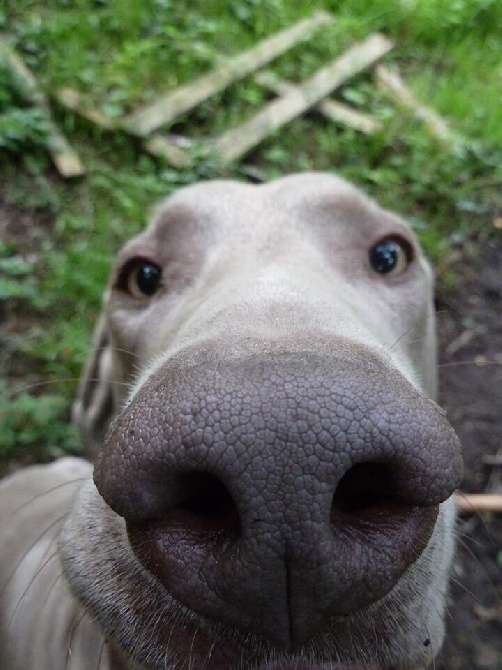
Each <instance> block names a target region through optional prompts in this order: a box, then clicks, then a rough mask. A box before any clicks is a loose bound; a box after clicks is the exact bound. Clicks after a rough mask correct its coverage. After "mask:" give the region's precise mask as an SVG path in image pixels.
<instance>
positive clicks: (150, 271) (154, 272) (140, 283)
mask: <svg viewBox="0 0 502 670" xmlns="http://www.w3.org/2000/svg"><path fill="white" fill-rule="evenodd" d="M161 285H162V270H161V269H160V268H159V266H158V265H155V263H149V262H148V261H143V262H141V263H138V264H137V265H134V266H133V267H132V268H131V269H130V270H129V273H128V275H127V280H126V282H125V287H126V288H127V290H128V291H129V293H130V294H131V295H132V296H134V297H135V298H142V297H144V296H148V297H150V296H152V295H155V293H157V291H158V290H159V288H160V286H161Z"/></svg>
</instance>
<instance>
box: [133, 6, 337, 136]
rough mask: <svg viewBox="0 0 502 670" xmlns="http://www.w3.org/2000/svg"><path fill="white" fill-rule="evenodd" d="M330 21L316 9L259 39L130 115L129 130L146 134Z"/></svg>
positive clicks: (252, 70) (331, 19)
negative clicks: (250, 46)
mask: <svg viewBox="0 0 502 670" xmlns="http://www.w3.org/2000/svg"><path fill="white" fill-rule="evenodd" d="M332 21H333V17H332V16H331V15H330V14H328V13H327V12H315V13H314V14H313V15H312V16H311V17H309V18H307V19H303V20H302V21H299V22H298V23H296V24H294V25H293V26H291V28H287V29H286V30H283V31H281V32H279V33H276V34H275V35H273V36H272V37H269V38H267V39H265V40H263V41H262V42H259V43H258V44H257V45H256V46H255V47H253V48H252V49H249V50H248V51H243V52H242V53H240V54H238V55H237V56H234V57H233V58H228V59H227V60H226V61H225V62H224V63H222V64H221V65H219V66H218V67H216V68H215V69H214V70H212V71H211V72H209V73H208V74H207V75H204V76H203V77H200V78H199V79H197V80H196V81H193V82H191V83H189V84H186V85H185V86H180V87H179V88H177V89H176V90H174V91H172V92H170V93H167V94H166V95H163V96H162V97H161V98H159V99H158V100H156V101H155V102H153V103H152V104H151V105H147V106H145V107H143V108H141V109H139V110H138V111H136V112H134V113H132V114H130V115H129V116H128V117H127V119H126V123H127V125H128V127H129V130H130V132H132V133H135V134H137V135H140V136H145V135H149V134H150V133H152V132H153V131H154V130H157V129H158V128H160V127H161V126H164V125H166V124H168V123H170V122H171V121H172V120H173V119H174V118H176V117H177V116H179V115H180V114H183V113H184V112H187V111H188V110H190V109H193V108H194V107H195V106H196V105H198V104H199V103H200V102H202V101H203V100H207V98H209V97H210V96H211V95H214V94H215V93H218V92H219V91H222V90H223V89H224V88H226V87H227V86H228V85H229V84H231V83H233V82H235V81H238V80H239V79H242V78H243V77H245V76H246V75H248V74H249V73H251V72H254V71H255V70H258V69H259V68H260V67H263V66H264V65H266V64H267V63H269V62H270V61H271V60H273V59H274V58H277V56H279V55H280V54H282V53H284V52H285V51H287V50H288V49H290V48H291V47H293V46H294V45H295V44H297V43H298V42H300V41H302V40H305V39H306V38H307V37H309V35H311V34H312V32H313V31H314V30H316V29H317V28H319V27H320V26H322V25H326V24H328V23H331V22H332Z"/></svg>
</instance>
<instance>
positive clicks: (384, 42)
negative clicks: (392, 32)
mask: <svg viewBox="0 0 502 670" xmlns="http://www.w3.org/2000/svg"><path fill="white" fill-rule="evenodd" d="M392 47H393V44H392V42H391V41H390V40H388V39H387V38H385V37H384V36H383V35H379V34H373V35H371V36H370V37H369V38H367V39H366V40H365V41H364V42H361V43H360V44H357V45H356V46H353V47H352V48H351V49H349V50H348V51H346V52H345V53H344V54H342V56H340V57H339V58H337V59H336V60H334V61H332V62H331V63H329V64H328V65H327V66H326V67H324V68H322V69H321V70H319V71H318V72H317V73H316V74H315V75H314V76H313V77H311V78H310V79H308V80H307V81H305V82H304V83H302V84H299V85H298V86H295V87H294V89H293V90H291V91H288V92H286V93H285V94H284V95H282V96H281V97H280V98H278V99H277V100H274V101H272V102H271V103H269V104H268V105H266V106H265V107H264V108H263V109H262V110H261V111H260V112H258V113H257V114H255V116H253V117H252V118H251V119H250V120H249V121H247V122H245V123H243V124H241V125H239V126H237V127H236V128H233V129H232V130H229V131H228V132H226V133H223V134H222V135H220V137H218V138H216V139H215V140H213V141H212V142H210V143H208V144H209V145H210V146H211V149H212V151H213V152H214V153H215V155H216V156H218V158H219V159H220V160H221V161H222V162H229V161H232V160H236V159H238V158H240V157H241V156H243V155H244V154H245V153H247V152H248V151H250V150H251V149H252V148H254V147H255V146H256V145H257V144H259V143H260V142H261V141H262V140H264V139H265V138H266V137H267V136H268V135H270V134H271V133H272V132H273V131H275V130H277V129H279V128H281V127H282V126H283V125H285V124H286V123H288V122H289V121H291V120H292V119H294V118H296V117H297V116H299V115H300V114H302V113H303V112H305V111H306V110H307V109H310V108H311V107H314V106H315V105H316V104H317V103H318V102H320V101H321V100H322V99H323V98H325V97H326V96H327V95H329V94H330V93H332V92H333V91H334V90H335V89H336V88H338V87H339V86H341V85H342V84H344V83H345V82H346V81H348V80H349V79H351V78H352V77H354V76H355V75H356V74H359V73H360V72H361V71H362V70H364V69H365V68H367V67H369V66H370V65H373V64H374V63H375V62H376V61H377V60H379V59H380V58H381V57H382V56H384V55H385V54H386V53H388V52H389V51H390V50H391V49H392Z"/></svg>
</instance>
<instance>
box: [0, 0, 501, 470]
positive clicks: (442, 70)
mask: <svg viewBox="0 0 502 670" xmlns="http://www.w3.org/2000/svg"><path fill="white" fill-rule="evenodd" d="M315 9H324V10H326V9H327V10H330V11H332V12H333V13H334V14H335V15H336V22H335V23H334V25H333V26H331V27H330V28H329V29H323V30H320V31H319V32H318V33H316V36H315V39H312V40H311V41H310V42H309V43H308V44H303V45H300V46H298V47H297V48H295V49H294V50H293V51H291V52H290V53H288V54H287V55H285V56H283V57H281V58H279V59H278V60H277V62H276V63H275V64H274V69H275V71H276V72H277V73H278V74H280V75H281V76H283V77H287V78H289V79H291V80H293V81H295V80H299V79H302V78H304V77H306V76H309V75H310V74H312V73H313V72H315V71H316V70H317V69H318V68H319V67H321V66H322V65H323V64H324V63H326V62H327V61H328V60H329V59H332V58H334V57H336V56H337V55H338V54H339V53H340V52H341V51H342V50H343V49H344V48H345V47H347V46H348V45H350V44H351V43H352V42H353V41H354V40H355V39H361V38H363V37H365V36H366V35H367V34H368V33H369V32H371V31H372V30H381V31H383V32H385V33H386V34H387V35H389V36H391V37H392V38H393V39H394V40H395V41H396V44H397V47H396V49H395V51H394V52H393V53H392V54H391V55H390V56H389V57H388V59H387V60H388V61H391V62H392V61H395V62H396V63H398V64H399V66H400V68H401V71H402V72H403V73H404V76H405V78H406V80H407V81H408V82H409V84H410V85H411V87H412V88H413V90H414V91H415V93H416V95H417V97H418V98H419V99H421V100H423V101H424V102H426V103H427V104H430V105H431V106H432V107H434V108H435V109H436V110H437V111H438V112H439V113H441V114H442V115H444V116H445V117H446V118H447V119H449V121H450V123H451V125H452V127H453V128H454V129H455V130H456V131H458V132H459V133H460V134H461V135H462V136H463V137H464V138H465V139H466V149H465V151H464V152H461V153H452V152H448V151H445V149H444V148H441V147H440V146H438V145H437V143H436V142H435V141H434V140H433V139H432V138H431V137H430V136H429V135H428V133H427V131H426V130H425V128H424V126H423V125H422V124H421V123H420V122H418V121H417V120H416V119H414V118H413V116H412V115H411V114H410V113H407V112H405V111H403V110H400V109H397V108H396V107H395V106H394V105H393V104H392V103H391V102H390V101H389V100H388V99H387V98H386V97H385V95H383V94H382V93H381V92H380V91H378V90H377V88H376V87H375V86H374V84H373V81H372V78H371V77H370V76H368V75H364V76H361V77H358V78H357V79H355V80H354V81H353V82H351V84H350V86H347V87H345V88H344V89H343V90H342V91H341V92H340V93H339V97H340V98H341V99H345V101H346V102H348V103H350V104H353V105H354V106H356V107H359V108H361V109H362V110H366V111H371V112H372V113H373V114H375V115H376V116H378V117H379V118H380V119H382V120H383V121H384V123H385V132H382V133H378V134H375V135H373V136H371V137H365V136H362V135H361V134H359V133H356V132H355V131H352V130H350V129H346V128H342V127H337V126H334V124H332V123H328V122H326V121H325V120H324V119H323V118H321V117H320V116H318V115H316V114H311V115H307V116H304V117H302V118H300V119H297V120H296V121H294V122H292V123H291V124H289V125H288V126H287V127H286V128H284V129H283V130H281V132H279V133H277V134H275V135H274V136H273V137H271V138H270V139H268V140H267V141H266V142H264V143H263V145H261V146H260V147H259V148H258V149H257V150H256V151H255V152H253V154H252V155H251V156H249V157H247V159H246V161H245V162H246V163H247V164H248V165H249V164H251V165H253V166H254V167H255V168H258V169H260V170H261V171H262V173H263V174H265V175H266V176H267V177H275V176H279V175H281V174H284V173H287V172H292V171H298V170H305V169H322V170H335V171H337V172H339V173H341V174H342V175H344V176H346V177H347V178H349V179H352V180H354V181H355V182H357V183H358V184H360V185H361V186H363V187H364V188H365V189H366V190H368V191H369V192H370V193H372V194H373V195H375V196H376V197H377V198H378V199H379V200H380V201H381V202H383V203H384V204H385V205H386V206H388V207H389V208H392V209H395V210H397V211H399V212H401V213H402V214H403V215H405V216H406V217H408V218H409V219H411V220H412V221H413V222H414V224H415V227H416V229H417V231H418V233H419V235H420V237H421V239H422V241H423V243H424V244H425V246H426V249H427V251H428V252H429V254H430V255H431V256H432V258H433V259H434V260H438V259H439V258H440V257H441V256H442V255H443V254H444V253H445V252H446V251H447V250H448V249H449V247H450V246H451V244H452V243H453V242H456V243H458V242H459V241H462V240H464V239H469V238H471V237H473V236H474V237H476V236H478V237H479V236H480V235H485V234H486V232H485V231H486V221H487V213H488V212H490V211H492V210H494V209H495V208H496V207H500V206H501V196H500V184H501V182H502V169H501V165H502V149H501V147H502V112H501V111H500V94H499V91H500V82H501V78H502V43H501V40H500V34H501V31H502V4H501V3H500V2H498V0H445V1H444V2H442V3H438V2H436V1H435V0H401V1H398V0H393V1H392V0H374V1H373V2H371V3H368V2H366V0H364V1H363V0H351V1H349V0H340V1H338V2H336V1H334V0H332V1H331V2H320V1H315V0H311V1H309V2H307V1H299V2H296V3H286V2H285V1H281V0H236V1H235V2H232V3H221V2H216V0H205V1H202V0H198V1H194V2H191V3H181V2H175V1H174V0H94V1H93V0H75V1H73V2H68V1H67V0H58V1H55V2H52V3H46V2H42V1H41V0H6V1H5V2H4V3H3V5H2V8H1V9H0V30H2V31H3V33H4V37H5V39H7V41H8V42H10V43H11V44H12V45H13V46H14V47H15V48H16V49H17V50H18V51H19V53H20V54H22V56H23V58H24V60H25V62H26V63H27V64H28V65H29V67H30V68H31V69H32V70H33V71H34V72H35V74H36V76H37V79H38V81H39V82H40V84H41V85H42V87H43V88H44V90H46V91H48V92H51V91H55V90H56V89H57V88H58V87H60V86H63V85H65V86H72V87H74V88H76V89H78V90H80V91H82V92H84V93H86V94H87V96H88V97H89V99H90V100H91V101H92V104H93V105H94V106H95V107H97V108H98V109H101V110H102V111H103V112H106V113H107V114H109V115H112V116H113V115H117V116H119V115H121V114H124V113H127V112H128V111H130V110H133V109H135V108H137V106H138V105H140V104H142V103H145V102H148V101H150V100H152V99H153V98H155V97H156V96H157V95H158V94H159V93H160V92H162V91H164V90H167V89H172V88H174V87H176V86H177V85H179V84H182V83H184V82H188V81H190V80H192V79H193V78H194V77H196V76H198V75H200V74H201V73H203V72H206V71H208V70H210V69H211V68H212V67H213V66H214V65H215V64H216V63H217V62H219V61H220V60H221V59H224V58H225V56H229V55H233V54H235V53H237V52H239V51H241V50H243V49H245V48H247V47H250V46H252V45H253V44H255V43H256V42H257V41H258V40H259V39H261V38H263V37H265V36H267V35H270V34H272V33H273V32H276V31H277V30H280V29H282V28H285V27H287V26H289V25H290V24H291V23H293V22H294V21H296V20H298V19H300V18H302V17H304V16H307V15H309V14H310V13H311V12H312V11H314V10H315ZM265 99H266V95H265V94H264V93H263V91H261V90H260V89H259V88H257V87H256V86H255V85H254V84H253V82H252V81H251V79H250V78H248V79H245V80H243V81H242V82H239V83H238V84H236V85H234V86H232V87H230V89H229V90H227V91H225V92H224V93H222V94H220V95H217V96H215V97H214V98H213V99H211V100H209V101H208V102H207V103H206V104H204V105H203V106H201V107H200V108H199V109H198V110H196V111H195V112H194V113H192V114H187V115H185V116H184V117H182V118H180V119H177V120H176V123H175V124H174V126H173V130H176V131H180V132H184V133H186V134H187V135H189V136H191V137H196V136H204V135H207V134H217V133H219V132H222V131H223V130H225V129H227V128H228V127H230V126H233V125H235V124H237V123H239V122H242V121H243V120H245V119H246V118H247V117H249V115H251V114H252V113H253V111H254V110H255V109H256V108H258V107H259V106H260V105H261V104H262V103H263V101H264V100H265ZM53 111H54V114H55V118H56V120H57V123H58V125H59V126H60V127H61V128H62V129H63V130H64V132H65V133H66V134H67V135H68V137H70V139H71V142H72V144H73V145H74V146H75V148H76V149H77V150H78V152H79V154H80V155H81V157H82V159H83V161H84V163H85V165H86V166H87V168H88V176H87V177H86V178H85V179H83V180H81V181H80V182H76V183H75V182H65V183H63V182H61V181H60V180H58V179H56V178H55V176H54V173H53V170H52V169H51V167H50V164H49V161H48V158H47V154H46V151H45V145H46V142H47V133H46V130H47V128H46V121H47V120H46V118H44V116H43V114H41V113H40V112H39V111H38V110H37V109H34V108H33V107H32V106H31V105H30V103H29V101H28V100H26V99H25V98H24V97H23V92H22V90H20V89H19V86H18V85H17V83H16V82H15V81H13V80H12V78H11V77H10V75H9V74H8V73H7V72H6V71H5V70H2V69H1V68H0V151H1V153H0V168H1V170H2V178H1V179H0V195H1V198H0V205H1V204H2V203H3V207H4V208H6V211H7V212H8V213H9V216H10V219H12V218H13V216H14V219H15V216H17V215H19V216H20V217H21V218H22V217H28V220H29V222H30V223H29V224H28V225H26V227H25V229H22V230H21V232H20V231H19V230H17V229H16V230H14V228H15V226H14V228H12V226H11V228H10V229H8V230H7V231H6V234H5V235H4V238H5V239H3V240H2V243H1V245H0V310H1V312H0V317H1V319H2V321H0V338H1V342H2V356H1V358H0V360H2V362H3V363H4V370H5V380H4V382H3V383H2V384H1V385H0V421H1V422H2V426H0V435H1V436H2V437H1V438H0V457H9V458H11V457H13V456H16V457H18V458H19V457H23V458H24V456H25V454H33V453H34V454H35V455H36V457H37V458H40V457H50V456H52V455H54V453H58V450H60V449H62V448H64V447H66V446H68V445H69V446H70V448H71V449H75V448H77V447H78V439H77V437H76V435H75V433H74V431H73V429H72V428H71V427H70V426H69V425H68V408H69V405H70V402H71V398H72V396H73V394H74V391H75V386H76V381H77V379H78V375H79V371H80V368H81V365H82V363H83V361H84V360H85V358H86V353H87V351H88V350H89V347H90V341H91V333H92V327H93V323H94V320H95V317H96V314H97V312H98V310H99V304H100V296H101V293H102V289H103V286H104V284H105V282H106V276H107V273H108V268H109V265H110V261H111V258H112V256H113V253H114V252H115V251H116V249H117V248H118V247H119V246H120V244H121V243H122V241H123V240H124V239H126V238H127V237H129V236H130V235H132V234H134V233H135V232H137V231H138V230H140V229H141V228H142V226H143V225H144V223H145V221H146V219H147V217H148V212H149V208H150V207H151V205H152V204H154V203H155V202H156V201H158V200H159V199H160V198H161V197H163V196H164V195H166V194H168V193H170V192H171V191H172V190H173V189H175V188H177V187H178V186H180V185H183V184H187V183H191V182H193V181H195V180H197V179H201V178H203V179H205V178H210V177H212V176H216V175H219V174H221V169H220V168H219V166H218V165H217V164H216V163H215V162H214V161H211V160H208V159H207V157H206V158H204V157H203V156H201V157H200V158H199V159H198V160H197V161H195V163H194V166H193V167H191V168H189V169H185V170H174V169H172V168H171V167H170V166H168V165H166V164H163V163H162V162H158V161H154V160H153V159H151V158H149V157H147V156H145V155H144V154H143V153H141V152H140V151H139V150H138V146H137V144H136V142H134V141H133V140H131V139H130V138H129V137H127V136H125V135H123V134H121V133H103V132H102V131H99V130H98V129H96V128H95V127H93V126H91V125H90V124H89V123H87V122H85V121H83V120H81V119H79V118H77V117H75V116H74V115H72V114H70V113H69V112H66V111H65V110H63V109H62V108H60V107H58V106H56V105H55V106H54V109H53ZM225 174H227V175H229V176H236V177H240V178H246V177H245V175H244V174H243V172H242V171H241V166H240V165H235V166H232V167H230V168H229V169H228V170H226V172H225ZM13 213H14V214H13ZM40 221H43V222H44V223H43V225H40ZM75 295H78V296H79V300H78V301H76V300H75ZM48 315H49V316H48ZM54 450H56V451H54ZM28 458H29V456H28Z"/></svg>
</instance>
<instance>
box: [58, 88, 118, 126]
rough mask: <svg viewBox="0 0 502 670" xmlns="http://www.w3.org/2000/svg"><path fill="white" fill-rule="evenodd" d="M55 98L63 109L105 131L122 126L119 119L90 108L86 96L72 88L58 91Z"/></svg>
mask: <svg viewBox="0 0 502 670" xmlns="http://www.w3.org/2000/svg"><path fill="white" fill-rule="evenodd" d="M55 98H56V100H57V101H58V102H59V103H60V104H61V105H63V107H66V109H69V110H70V111H72V112H75V113H76V114H79V115H80V116H83V117H84V118H85V119H87V120H88V121H91V123H94V124H95V125H97V126H99V127H100V128H103V130H115V129H116V128H118V127H119V125H120V121H119V120H118V119H115V118H112V117H111V116H108V115H107V114H103V112H100V111H99V109H94V108H93V107H90V106H89V105H88V103H87V101H86V99H85V96H84V95H82V93H80V91H77V90H76V89H74V88H71V87H70V86H65V87H64V88H60V89H59V90H58V91H56V94H55Z"/></svg>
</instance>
